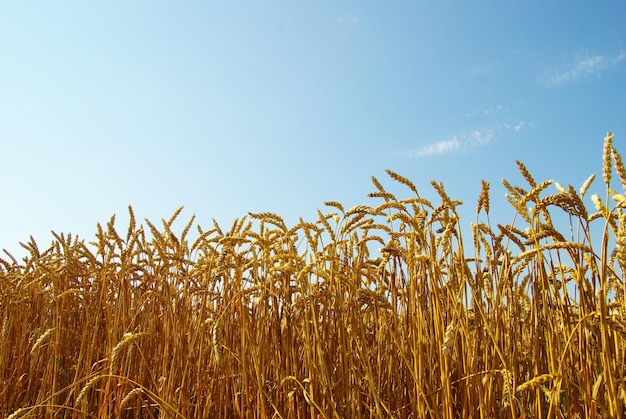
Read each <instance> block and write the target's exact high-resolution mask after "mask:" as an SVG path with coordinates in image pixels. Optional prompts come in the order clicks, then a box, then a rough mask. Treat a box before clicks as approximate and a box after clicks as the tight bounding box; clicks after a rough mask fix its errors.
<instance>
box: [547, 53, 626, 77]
mask: <svg viewBox="0 0 626 419" xmlns="http://www.w3.org/2000/svg"><path fill="white" fill-rule="evenodd" d="M624 60H626V51H620V52H619V54H616V55H614V56H609V57H607V56H604V55H593V56H591V57H585V58H583V59H580V60H578V61H577V62H576V63H575V64H574V65H573V66H571V67H570V68H568V69H565V70H557V71H552V72H550V73H548V74H547V75H545V76H544V77H543V78H542V81H543V83H544V84H545V85H547V86H558V85H561V84H565V83H569V82H573V81H576V80H579V79H582V78H585V77H589V76H600V75H601V74H602V73H603V72H604V71H606V70H609V69H611V68H613V67H616V66H617V65H619V64H620V63H621V62H622V61H624Z"/></svg>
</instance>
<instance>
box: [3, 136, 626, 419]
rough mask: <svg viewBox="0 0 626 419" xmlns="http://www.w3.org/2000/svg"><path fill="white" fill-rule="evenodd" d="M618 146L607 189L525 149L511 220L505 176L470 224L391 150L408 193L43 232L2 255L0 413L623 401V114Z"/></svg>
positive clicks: (539, 410)
mask: <svg viewBox="0 0 626 419" xmlns="http://www.w3.org/2000/svg"><path fill="white" fill-rule="evenodd" d="M601 156H602V179H603V181H604V188H603V189H604V190H605V193H604V196H602V195H600V194H599V193H591V190H592V188H593V187H594V185H593V182H594V180H595V176H594V175H592V176H590V177H589V178H588V179H587V181H585V183H584V184H583V185H582V186H581V187H580V188H579V189H577V188H575V187H573V186H567V187H566V186H563V185H562V184H560V183H558V182H553V181H544V182H537V181H536V180H535V179H534V178H533V176H532V175H531V172H530V171H529V169H528V168H527V167H526V166H525V165H524V164H523V163H521V162H518V164H517V165H518V169H519V172H520V174H521V178H522V179H523V182H524V185H522V186H516V185H514V184H511V183H509V182H508V181H506V180H503V185H504V187H505V188H506V190H507V195H506V199H507V201H508V202H509V203H510V204H511V205H512V207H513V208H514V209H515V210H516V212H517V215H518V216H519V217H517V219H518V222H517V223H510V224H507V223H494V224H492V222H491V220H490V217H489V213H490V208H491V206H492V205H491V204H492V202H491V201H492V199H491V197H490V193H489V190H490V184H489V183H488V182H487V181H483V182H482V188H481V193H480V195H479V197H478V201H477V206H476V219H475V222H474V223H472V224H471V225H462V224H461V220H460V217H459V215H458V214H457V208H458V207H459V206H460V205H462V202H461V201H458V200H453V199H451V198H450V197H449V196H448V195H447V193H446V191H445V189H444V186H443V185H442V184H441V183H438V182H434V181H433V182H431V186H432V188H433V189H434V192H435V194H436V196H437V197H438V200H439V202H435V201H433V200H428V199H425V198H424V197H423V196H422V195H420V193H418V189H417V187H416V185H415V184H414V183H413V182H412V181H410V180H409V179H407V178H405V177H403V176H401V175H399V174H397V173H395V172H393V171H391V170H387V175H388V176H389V177H390V178H391V181H392V182H394V183H393V184H394V189H393V192H392V191H391V189H389V190H388V189H386V188H385V187H384V186H383V183H382V182H380V181H379V180H378V179H376V178H372V181H373V184H374V187H375V191H374V192H372V193H371V194H370V198H371V203H370V205H358V206H355V207H353V208H349V209H346V208H344V206H343V205H342V204H341V203H340V202H337V201H329V202H326V203H325V206H326V207H327V209H328V211H322V210H318V216H317V219H316V220H312V221H305V220H303V219H300V221H299V223H297V224H296V225H294V226H288V225H286V223H285V222H284V220H283V219H282V217H281V216H280V215H278V214H274V213H271V212H265V213H258V214H252V213H250V214H248V215H247V216H244V217H241V218H238V219H236V220H234V222H233V224H232V225H231V226H230V228H229V229H222V227H220V226H219V225H218V224H217V223H216V222H215V221H214V222H213V225H212V227H211V228H209V229H208V230H203V229H202V228H201V227H200V226H198V225H194V218H192V219H191V220H190V221H189V222H188V223H187V224H185V225H184V226H183V228H182V232H181V233H180V234H176V233H175V231H177V228H175V223H176V221H177V220H178V217H179V215H180V214H181V211H182V208H180V209H179V210H177V211H176V212H175V213H174V215H173V216H172V217H170V218H169V219H167V220H165V219H164V220H162V223H161V226H158V225H155V224H153V223H151V222H150V221H148V220H145V223H143V224H140V223H137V222H136V220H135V215H134V213H133V210H132V208H130V207H129V227H128V229H127V231H125V232H123V233H121V232H118V231H117V230H116V228H115V217H112V218H111V220H110V221H109V222H108V223H106V225H104V226H103V225H98V226H97V233H96V235H95V238H94V241H93V242H89V243H86V242H84V241H82V240H79V239H78V238H76V237H73V236H71V235H69V234H68V235H64V234H56V233H55V241H54V242H53V243H52V245H51V246H50V247H49V248H47V249H45V250H44V251H40V248H39V247H38V244H37V243H36V242H35V240H34V239H33V238H32V237H31V239H30V241H29V242H28V243H22V246H23V247H24V248H25V249H26V250H27V251H28V256H27V257H25V258H24V259H23V260H22V261H18V260H16V259H15V258H14V257H13V256H12V255H11V254H10V252H8V251H5V253H4V254H5V256H3V257H2V258H0V287H1V288H0V298H1V301H0V302H1V304H0V315H1V316H2V317H1V318H0V320H1V321H2V329H1V334H2V340H1V341H0V374H1V377H2V379H0V416H2V417H10V418H18V417H66V418H68V417H76V418H104V417H125V418H132V417H137V418H139V417H157V416H161V415H163V416H164V417H181V418H182V417H187V418H232V417H244V418H266V417H276V418H318V417H322V418H345V417H350V418H369V417H389V418H397V417H399V418H431V417H432V418H456V417H494V418H529V417H537V418H539V417H540V418H544V417H550V418H553V417H556V418H565V417H567V418H576V417H578V418H587V417H589V418H593V417H597V418H600V417H602V418H607V417H623V415H624V396H625V385H626V384H625V383H624V377H626V368H625V367H626V365H625V363H624V355H625V354H626V351H625V350H624V349H625V348H626V347H625V342H626V318H625V314H626V313H625V308H626V306H625V305H624V282H623V273H622V268H623V266H624V264H625V263H626V245H625V244H626V228H625V225H626V216H625V215H624V211H623V209H624V206H625V205H626V198H625V197H624V196H625V195H624V190H625V188H626V169H625V168H624V165H623V162H622V158H621V156H620V154H619V153H618V152H617V150H616V149H615V147H614V146H613V136H612V134H611V133H609V134H608V135H607V136H606V138H605V141H604V147H603V150H602V155H601ZM613 174H615V175H616V176H615V181H616V182H617V184H613V183H611V182H612V181H613V179H612V178H613ZM616 182H614V183H616ZM397 189H398V190H399V192H397V191H396V190H397ZM402 191H404V193H405V195H404V196H402V197H399V196H400V195H399V194H400V193H402ZM589 195H590V196H589ZM586 203H587V204H591V205H590V206H589V208H588V207H587V206H586ZM563 220H567V221H566V223H567V224H565V227H562V226H563ZM464 227H471V230H470V231H471V233H470V234H471V237H469V238H467V237H463V234H462V233H463V229H464ZM192 228H196V229H197V233H196V234H194V236H195V238H194V239H191V238H190V236H191V235H190V232H191V231H192ZM468 243H469V245H468ZM375 247H378V248H379V251H378V252H376V251H374V250H373V249H374V248H375Z"/></svg>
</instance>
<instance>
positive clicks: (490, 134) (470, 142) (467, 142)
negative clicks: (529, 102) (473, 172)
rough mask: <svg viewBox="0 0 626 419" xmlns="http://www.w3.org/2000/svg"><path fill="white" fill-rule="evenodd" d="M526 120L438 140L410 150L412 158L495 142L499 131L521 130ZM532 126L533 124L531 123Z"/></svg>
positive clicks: (464, 149)
mask: <svg viewBox="0 0 626 419" xmlns="http://www.w3.org/2000/svg"><path fill="white" fill-rule="evenodd" d="M526 125H527V124H526V122H525V121H523V120H522V121H519V122H517V123H515V124H508V123H503V124H494V125H490V126H488V127H486V128H480V129H475V130H471V131H468V132H464V133H462V134H458V135H454V136H452V137H451V138H448V139H445V140H441V141H436V142H434V143H430V144H427V145H424V146H421V147H419V148H418V149H416V150H411V151H409V152H408V156H409V157H410V158H414V159H418V158H423V157H430V156H438V155H443V154H452V153H457V152H463V151H467V150H469V149H472V148H476V147H482V146H486V145H488V144H490V143H491V142H493V141H494V140H495V139H496V138H497V136H498V133H499V132H501V131H511V130H512V131H515V132H519V131H521V130H522V129H523V128H524V126H526ZM531 126H532V124H531Z"/></svg>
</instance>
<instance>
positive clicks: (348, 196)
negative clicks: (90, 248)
mask: <svg viewBox="0 0 626 419" xmlns="http://www.w3.org/2000/svg"><path fill="white" fill-rule="evenodd" d="M624 16H626V3H624V2H622V1H605V2H588V1H573V2H569V3H568V4H567V5H565V3H563V2H545V1H506V2H503V1H487V0H484V1H480V0H477V1H465V2H460V1H446V0H442V1H418V0H415V1H400V0H398V1H385V2H383V1H309V2H305V1H301V2H294V1H291V2H287V1H271V0H268V1H262V2H261V1H230V2H223V1H220V2H209V1H202V2H200V1H197V2H192V1H189V2H165V1H150V2H148V1H133V2H121V1H112V2H100V3H97V4H96V2H78V1H75V2H69V1H65V2H62V1H59V2H5V3H3V4H2V5H1V6H0V51H2V65H1V66H0V141H1V142H2V143H1V144H2V152H1V153H0V175H1V178H2V189H3V191H2V192H3V193H2V195H3V200H2V201H3V205H2V210H1V211H2V213H1V214H2V217H0V239H1V243H0V248H6V249H8V250H9V251H11V252H13V253H15V254H20V247H19V244H18V242H20V241H27V240H28V237H29V235H31V234H32V235H33V236H34V237H35V239H36V240H37V242H38V243H39V246H40V247H45V246H46V245H48V244H49V243H50V241H51V240H52V235H51V234H50V230H54V231H56V232H57V233H61V232H64V233H72V234H74V235H75V234H78V235H79V236H80V237H81V238H84V239H88V240H89V239H91V238H92V237H93V235H94V234H95V231H96V224H97V223H98V222H101V223H103V224H104V223H106V222H107V221H108V219H109V218H110V216H111V215H112V214H114V213H115V214H117V219H118V223H119V226H120V227H121V228H123V226H124V223H125V222H126V221H127V209H126V208H127V206H128V205H129V204H130V205H132V206H133V208H134V210H135V215H136V216H137V218H138V219H140V220H141V219H143V218H149V219H150V220H151V221H153V222H156V223H158V222H159V220H160V219H161V218H169V217H170V216H171V214H172V213H173V212H174V211H175V210H176V209H177V208H178V207H179V206H181V205H184V206H185V210H184V212H183V214H182V215H181V221H180V222H179V226H180V229H182V226H183V225H184V224H185V223H186V221H187V220H188V219H189V217H191V215H192V214H195V215H196V217H197V218H196V220H197V222H198V223H199V224H200V225H201V226H202V227H203V228H204V229H208V228H210V227H211V225H212V221H211V220H212V219H213V218H215V219H216V220H218V222H220V224H222V227H223V229H227V228H229V227H230V225H231V223H232V221H233V219H234V218H236V217H240V216H242V215H245V214H247V213H248V212H249V211H251V212H261V211H271V212H276V213H278V214H280V215H282V216H283V217H284V218H285V219H286V220H287V222H288V224H292V223H295V222H297V220H298V218H299V217H300V216H302V217H304V218H305V219H306V220H311V221H314V220H315V218H316V210H317V209H318V208H319V209H322V210H323V211H325V209H324V206H323V202H324V201H330V200H335V201H340V202H342V203H343V204H344V206H346V207H350V206H352V205H356V204H373V203H374V202H376V201H373V200H371V199H370V198H368V197H367V193H368V192H372V191H374V190H375V189H374V187H373V185H372V184H371V181H370V177H371V176H372V175H374V176H376V177H377V178H378V179H379V180H381V181H382V182H383V184H384V185H388V186H389V189H390V191H392V192H398V195H399V196H401V197H408V196H410V194H409V191H408V190H406V191H405V190H404V189H402V188H401V187H397V186H396V184H395V183H394V182H393V181H392V180H391V179H388V178H387V176H386V174H385V172H384V169H385V168H389V169H392V170H394V171H396V172H398V173H400V174H401V175H403V176H406V177H408V178H410V179H411V180H413V181H414V183H415V184H416V185H417V187H418V189H419V190H420V193H422V195H423V196H425V197H427V198H434V197H435V194H434V193H433V192H432V188H431V186H430V185H429V182H430V180H437V181H442V182H443V183H444V185H445V186H446V189H447V191H448V194H449V195H450V196H451V197H452V198H454V199H461V200H463V201H464V202H465V205H464V210H463V213H462V214H461V216H462V218H461V221H462V222H463V223H466V224H468V225H469V223H470V222H472V221H474V218H473V217H474V209H475V207H476V200H477V198H478V194H479V192H480V180H481V179H485V180H487V181H489V182H491V185H492V196H491V205H492V221H495V222H499V223H508V222H510V221H512V215H513V212H512V210H510V209H509V208H508V203H507V201H506V199H505V198H504V189H503V188H502V187H501V186H500V179H501V178H503V177H504V178H507V179H508V180H509V181H511V182H512V183H519V184H523V179H522V178H521V176H520V175H519V174H518V172H517V168H516V165H515V160H521V161H523V162H524V163H525V164H526V166H527V167H528V168H529V170H530V171H531V173H532V174H533V175H534V176H535V177H536V179H537V180H544V179H554V180H556V181H558V182H560V183H562V184H564V185H567V184H572V185H573V186H575V187H576V188H578V187H580V185H581V184H582V183H583V181H584V180H585V179H586V178H587V177H588V176H589V175H590V174H592V173H596V174H597V175H598V176H599V179H597V180H596V187H598V188H600V186H601V154H602V142H603V138H604V135H605V134H606V132H607V130H612V131H613V132H614V134H615V140H614V143H615V145H616V146H617V148H618V150H621V151H622V152H626V147H624V146H622V145H623V144H624V142H625V141H626V120H625V117H626V95H625V93H626V29H624V25H623V18H624ZM599 190H601V189H599ZM587 202H588V203H589V204H590V201H589V199H588V198H587ZM590 205H591V204H590ZM122 231H123V230H122Z"/></svg>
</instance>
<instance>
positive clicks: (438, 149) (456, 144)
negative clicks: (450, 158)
mask: <svg viewBox="0 0 626 419" xmlns="http://www.w3.org/2000/svg"><path fill="white" fill-rule="evenodd" d="M461 146H462V144H461V142H460V141H459V140H458V139H457V138H456V137H452V138H451V139H449V140H442V141H437V142H436V143H431V144H428V145H425V146H422V147H420V148H418V149H417V150H415V151H409V157H414V158H419V157H426V156H433V155H438V154H447V153H452V152H454V151H457V150H459V149H460V148H461Z"/></svg>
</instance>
